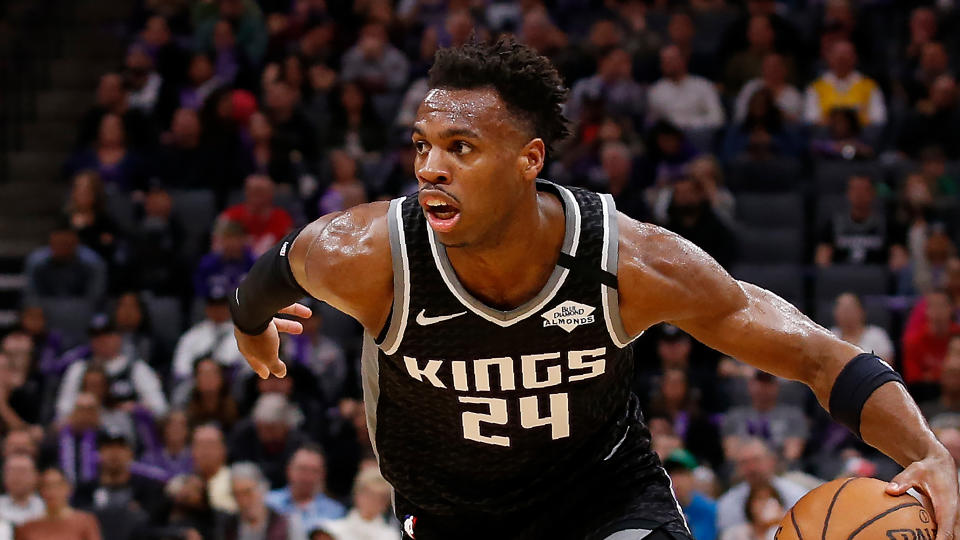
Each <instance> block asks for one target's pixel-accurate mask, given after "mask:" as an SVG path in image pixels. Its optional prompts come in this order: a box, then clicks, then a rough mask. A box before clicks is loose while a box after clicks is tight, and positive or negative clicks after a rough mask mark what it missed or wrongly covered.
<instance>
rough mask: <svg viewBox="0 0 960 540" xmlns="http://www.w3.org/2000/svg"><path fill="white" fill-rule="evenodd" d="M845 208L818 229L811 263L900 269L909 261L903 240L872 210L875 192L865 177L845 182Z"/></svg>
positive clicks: (883, 213)
mask: <svg viewBox="0 0 960 540" xmlns="http://www.w3.org/2000/svg"><path fill="white" fill-rule="evenodd" d="M846 196H847V208H845V209H843V210H841V211H839V212H837V213H836V214H834V215H833V216H830V217H829V219H828V221H827V222H826V223H824V224H823V225H822V227H821V229H820V233H819V236H818V244H817V250H816V253H815V255H814V262H816V264H817V265H818V266H821V267H826V266H830V265H831V264H887V265H889V267H890V268H891V269H892V270H895V271H896V270H900V269H902V268H903V267H904V266H905V265H906V264H907V262H908V261H909V256H908V254H907V250H906V248H904V246H903V240H902V239H900V238H898V237H897V235H896V234H895V232H894V231H893V223H892V220H888V219H887V216H886V213H885V212H883V210H881V209H878V208H877V206H876V198H877V195H876V189H875V188H874V185H873V180H871V179H870V178H869V177H868V176H861V175H853V176H851V177H850V179H849V180H848V181H847V193H846Z"/></svg>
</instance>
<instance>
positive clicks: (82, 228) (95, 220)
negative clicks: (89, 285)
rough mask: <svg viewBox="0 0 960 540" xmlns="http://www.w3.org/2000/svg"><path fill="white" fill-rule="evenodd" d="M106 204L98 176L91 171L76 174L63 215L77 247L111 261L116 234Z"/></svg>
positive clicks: (115, 227) (101, 182) (115, 226)
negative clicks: (91, 251) (80, 246)
mask: <svg viewBox="0 0 960 540" xmlns="http://www.w3.org/2000/svg"><path fill="white" fill-rule="evenodd" d="M106 202H107V201H106V194H105V193H104V189H103V181H102V180H100V175H98V174H97V172H96V171H92V170H86V171H80V172H79V173H77V175H76V176H74V177H73V186H72V187H71V190H70V199H69V200H68V201H67V205H66V208H64V214H65V215H66V216H67V218H68V219H69V220H70V224H71V225H72V226H73V228H74V230H76V231H77V237H78V238H79V239H80V243H81V244H83V245H85V246H87V247H88V248H90V249H92V250H94V251H96V252H97V255H100V258H102V259H103V260H105V261H112V260H113V251H114V248H115V246H116V240H117V234H118V231H117V225H116V223H114V222H113V219H112V218H111V217H110V215H109V214H108V213H107V211H106V208H105V206H106Z"/></svg>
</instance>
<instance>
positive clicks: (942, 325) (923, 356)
mask: <svg viewBox="0 0 960 540" xmlns="http://www.w3.org/2000/svg"><path fill="white" fill-rule="evenodd" d="M925 300H926V321H925V324H922V325H915V326H913V327H909V326H908V327H907V330H906V331H905V332H904V335H903V380H904V381H905V382H906V383H907V385H909V386H910V387H911V390H912V391H913V392H917V393H918V394H920V397H919V398H918V399H921V400H922V399H925V398H927V397H929V395H928V394H926V393H927V392H929V390H931V387H934V388H935V386H934V385H935V384H936V383H937V382H938V381H939V380H940V371H941V369H942V367H943V361H944V358H945V357H946V354H947V345H948V344H949V342H950V338H951V337H953V336H955V335H957V334H960V324H957V323H956V322H955V321H954V320H953V319H954V309H955V306H954V305H953V299H952V298H951V297H950V295H949V294H948V293H947V292H946V291H944V290H942V289H941V290H936V291H932V292H929V293H927V294H926V295H925Z"/></svg>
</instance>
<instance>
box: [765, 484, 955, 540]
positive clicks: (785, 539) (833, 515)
mask: <svg viewBox="0 0 960 540" xmlns="http://www.w3.org/2000/svg"><path fill="white" fill-rule="evenodd" d="M886 485H887V484H886V482H882V481H880V480H877V479H874V478H841V479H838V480H834V481H832V482H828V483H826V484H824V485H822V486H820V487H818V488H817V489H814V490H813V491H811V492H810V493H808V494H807V495H805V496H804V497H803V498H802V499H800V501H799V502H797V504H796V505H794V507H793V508H791V509H790V511H789V512H787V515H786V516H785V517H784V518H783V520H782V521H781V522H780V528H779V529H778V530H777V533H776V536H775V540H935V538H936V536H937V525H936V523H935V522H934V519H933V513H932V512H931V509H930V507H929V506H924V505H923V504H922V503H921V502H920V501H918V500H917V499H916V498H914V497H913V496H912V495H908V494H907V495H900V496H893V495H889V494H887V493H886V492H885V489H886Z"/></svg>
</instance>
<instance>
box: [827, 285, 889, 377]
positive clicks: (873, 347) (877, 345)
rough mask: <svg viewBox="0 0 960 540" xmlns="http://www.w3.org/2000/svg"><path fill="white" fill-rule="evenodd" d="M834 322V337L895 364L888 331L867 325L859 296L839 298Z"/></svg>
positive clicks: (843, 295)
mask: <svg viewBox="0 0 960 540" xmlns="http://www.w3.org/2000/svg"><path fill="white" fill-rule="evenodd" d="M833 321H834V327H833V328H831V329H830V331H831V332H833V333H834V335H836V336H837V337H839V338H840V339H842V340H844V341H846V342H848V343H852V344H854V345H856V346H857V347H860V349H862V350H864V351H872V352H873V354H875V355H877V356H879V357H880V358H883V359H884V360H886V361H887V363H889V364H893V361H894V353H893V342H891V341H890V336H889V335H888V334H887V331H886V330H884V329H883V328H881V327H879V326H876V325H873V324H867V312H866V311H865V310H864V309H863V302H862V301H861V300H860V297H859V296H857V295H856V294H854V293H850V292H848V293H843V294H841V295H840V296H837V300H836V302H834V304H833Z"/></svg>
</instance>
